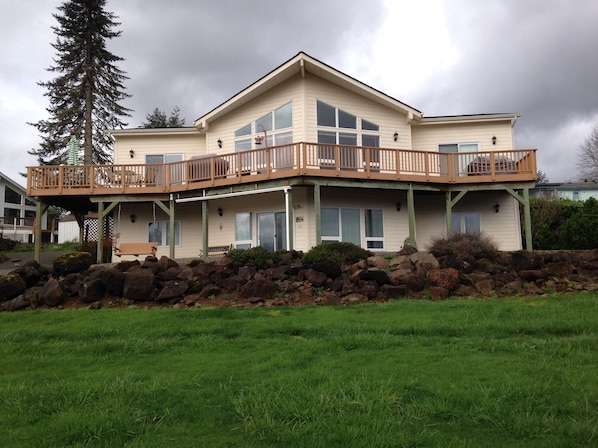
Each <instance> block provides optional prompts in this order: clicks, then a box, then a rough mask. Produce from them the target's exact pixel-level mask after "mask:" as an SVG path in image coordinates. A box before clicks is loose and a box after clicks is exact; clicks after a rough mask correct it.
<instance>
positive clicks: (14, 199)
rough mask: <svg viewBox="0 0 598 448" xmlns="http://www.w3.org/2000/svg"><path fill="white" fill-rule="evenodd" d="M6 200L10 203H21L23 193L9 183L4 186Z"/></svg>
mask: <svg viewBox="0 0 598 448" xmlns="http://www.w3.org/2000/svg"><path fill="white" fill-rule="evenodd" d="M4 202H8V203H9V204H20V203H21V195H20V194H19V193H17V192H16V191H14V190H13V189H12V188H10V187H9V186H8V185H7V186H5V187H4Z"/></svg>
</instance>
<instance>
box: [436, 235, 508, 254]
mask: <svg viewBox="0 0 598 448" xmlns="http://www.w3.org/2000/svg"><path fill="white" fill-rule="evenodd" d="M429 251H430V253H432V254H433V255H434V256H436V257H442V256H445V255H455V256H457V257H459V258H462V259H467V258H473V259H474V260H479V259H481V258H487V259H490V260H492V259H493V258H495V257H496V256H497V255H498V254H499V251H498V247H497V245H496V242H495V241H494V240H493V239H492V238H491V237H490V236H489V235H486V234H484V233H479V234H468V233H453V234H452V235H450V236H449V237H445V236H438V237H435V238H433V239H432V245H431V246H430V249H429Z"/></svg>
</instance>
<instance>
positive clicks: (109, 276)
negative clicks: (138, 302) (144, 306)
mask: <svg viewBox="0 0 598 448" xmlns="http://www.w3.org/2000/svg"><path fill="white" fill-rule="evenodd" d="M95 279H99V280H100V281H101V282H102V287H103V288H104V291H105V292H106V294H108V295H111V296H121V295H122V293H123V285H124V282H125V274H124V273H123V272H122V271H121V270H120V269H118V268H116V267H111V268H107V269H98V270H96V271H94V272H92V273H91V275H90V276H89V280H95Z"/></svg>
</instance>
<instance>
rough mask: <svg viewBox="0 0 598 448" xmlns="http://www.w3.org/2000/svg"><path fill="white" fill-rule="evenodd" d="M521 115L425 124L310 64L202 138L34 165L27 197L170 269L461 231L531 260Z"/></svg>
mask: <svg viewBox="0 0 598 448" xmlns="http://www.w3.org/2000/svg"><path fill="white" fill-rule="evenodd" d="M518 117H519V115H518V114H512V113H496V114H479V115H460V116H445V117H424V115H423V114H422V112H420V111H419V110H417V109H415V108H413V107H411V106H409V105H407V104H405V103H402V102H401V101H398V100H396V99H394V98H392V97H390V96H388V95H386V94H384V93H383V92H380V91H379V90H376V89H375V88H372V87H370V86H368V85H366V84H364V83H362V82H360V81H358V80H356V79H354V78H352V77H350V76H348V75H346V74H344V73H342V72H339V71H338V70H336V69H334V68H332V67H330V66H328V65H326V64H325V63H323V62H321V61H319V60H317V59H315V58H313V57H311V56H309V55H307V54H305V53H299V54H297V55H296V56H294V57H293V58H291V59H289V60H288V61H286V62H284V63H283V64H282V65H280V66H279V67H277V68H275V69H274V70H273V71H271V72H270V73H268V74H266V75H265V76H264V77H262V78H261V79H259V80H257V81H256V82H254V83H253V84H252V85H250V86H249V87H247V88H246V89H244V90H242V91H241V92H239V93H238V94H236V95H234V96H233V97H232V98H230V99H229V100H227V101H226V102H224V103H222V104H220V105H219V106H217V107H215V108H214V109H212V110H211V111H209V112H208V113H206V114H204V115H202V116H201V117H199V118H198V119H197V120H195V122H194V125H193V126H192V127H188V128H168V129H140V128H138V129H124V130H113V131H111V135H112V136H113V138H114V140H115V153H114V165H109V166H97V165H96V166H60V167H56V166H54V167H52V166H50V167H29V168H28V189H29V190H28V191H29V194H30V195H32V196H36V197H38V198H39V199H40V201H41V202H40V205H39V210H40V211H42V210H43V207H44V205H43V204H47V203H57V204H59V205H63V206H65V207H67V208H69V209H71V210H73V211H75V212H79V213H81V214H83V213H85V212H87V211H89V210H94V211H95V210H97V212H98V214H99V217H100V223H101V224H105V223H106V219H107V217H111V219H112V225H113V227H114V232H115V234H116V235H118V241H116V243H115V244H116V245H118V244H120V242H125V241H129V242H135V241H138V242H148V241H154V242H157V245H158V256H160V255H169V256H171V257H174V256H175V255H176V257H178V258H184V257H195V256H198V255H200V254H209V253H210V252H211V251H212V249H214V248H217V247H228V246H230V245H232V247H236V248H249V247H254V246H262V247H265V248H268V249H272V250H277V249H297V250H303V251H307V250H309V249H310V248H311V247H313V246H315V245H317V244H320V243H322V242H330V241H346V242H352V243H355V244H357V245H359V246H362V247H364V248H367V249H370V250H372V251H380V252H393V251H398V250H400V249H401V248H402V247H403V245H404V244H405V243H406V242H409V243H411V244H412V245H416V246H417V247H420V248H425V247H426V246H427V245H428V243H429V242H430V241H431V240H432V239H433V238H434V237H435V236H438V235H447V234H449V233H451V232H474V233H477V232H484V233H486V234H488V235H491V236H492V237H493V238H494V239H495V241H496V242H497V244H498V247H499V248H500V249H501V250H516V249H520V248H522V247H523V241H522V239H523V240H525V247H526V248H531V231H530V228H529V189H530V188H533V186H534V183H535V179H536V172H537V168H536V156H535V150H534V149H514V148H513V146H514V144H513V141H514V138H513V127H514V125H515V123H516V121H517V119H518ZM520 206H521V208H522V209H523V210H524V218H525V219H524V228H525V229H526V232H525V233H524V235H525V236H524V238H522V233H521V228H522V226H521V221H520V212H519V210H520ZM101 244H104V243H103V242H101V241H99V242H98V245H101ZM100 252H101V251H98V253H100Z"/></svg>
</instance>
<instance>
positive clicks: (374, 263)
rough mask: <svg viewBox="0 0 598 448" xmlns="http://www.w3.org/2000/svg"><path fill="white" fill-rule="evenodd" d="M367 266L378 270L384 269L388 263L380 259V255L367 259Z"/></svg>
mask: <svg viewBox="0 0 598 448" xmlns="http://www.w3.org/2000/svg"><path fill="white" fill-rule="evenodd" d="M367 263H368V266H370V267H374V268H378V269H382V270H384V269H386V268H387V267H388V265H389V262H388V260H387V259H386V258H384V257H381V256H380V255H374V256H373V257H368V259H367Z"/></svg>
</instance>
